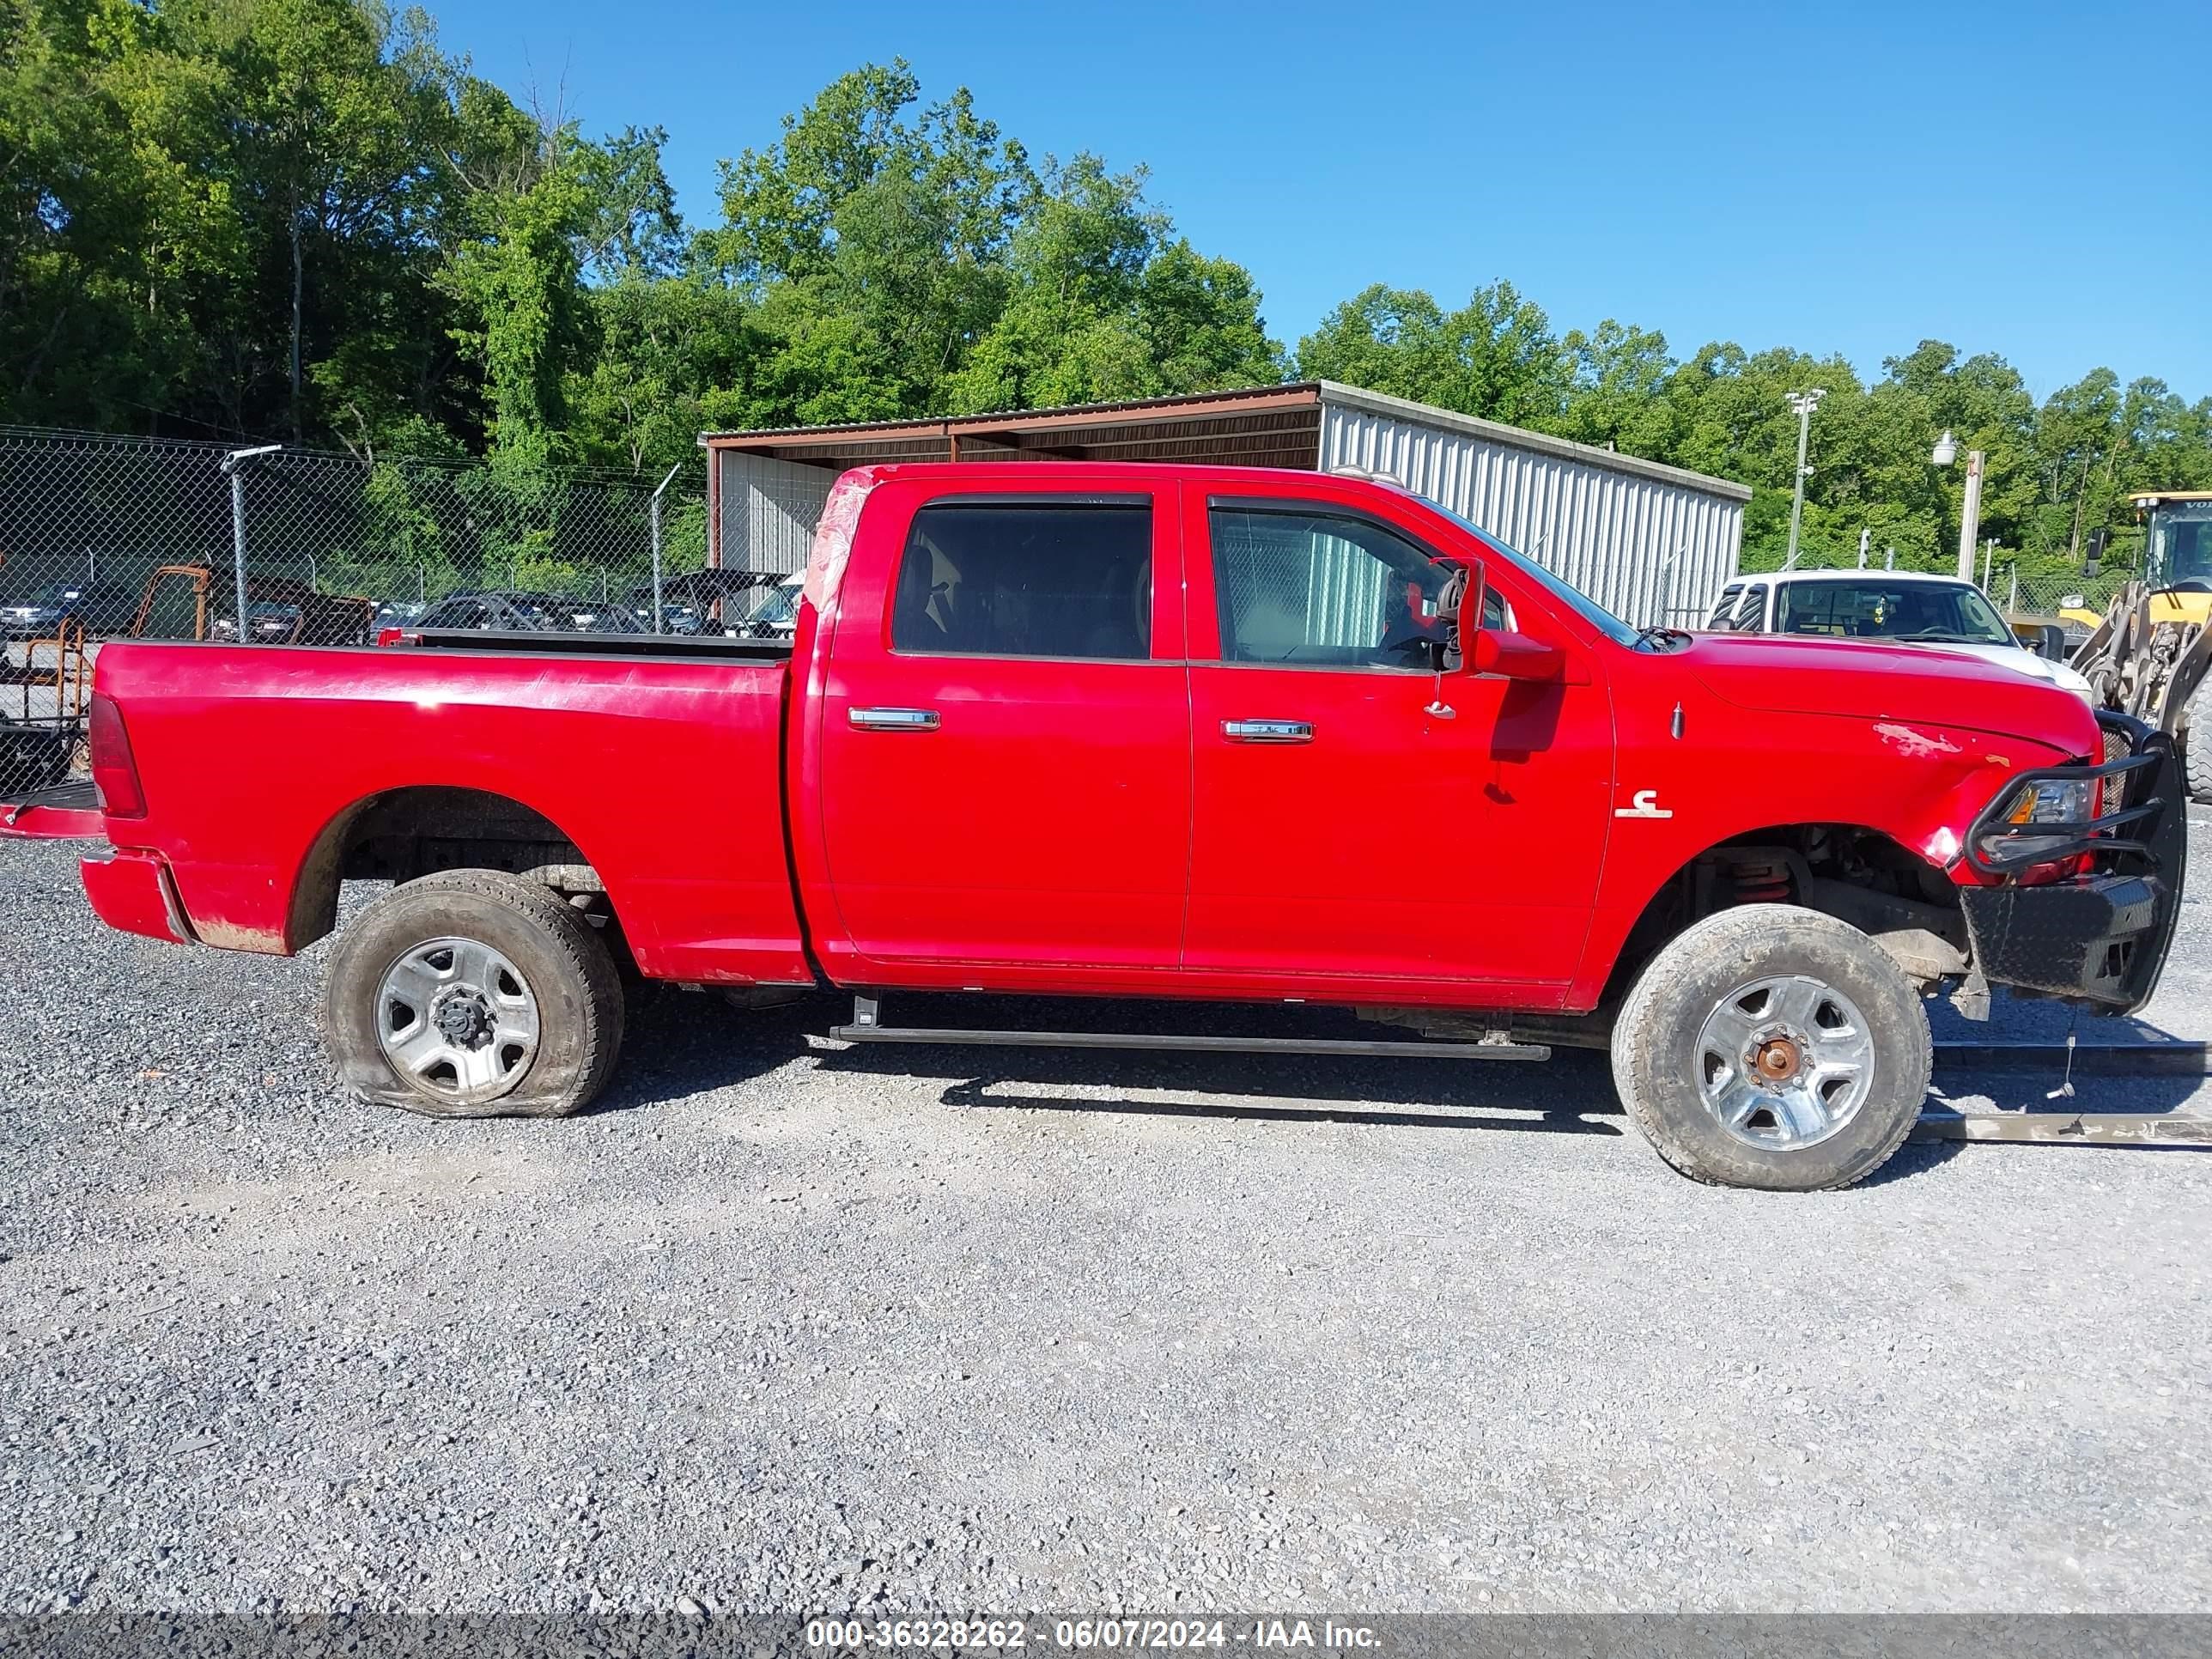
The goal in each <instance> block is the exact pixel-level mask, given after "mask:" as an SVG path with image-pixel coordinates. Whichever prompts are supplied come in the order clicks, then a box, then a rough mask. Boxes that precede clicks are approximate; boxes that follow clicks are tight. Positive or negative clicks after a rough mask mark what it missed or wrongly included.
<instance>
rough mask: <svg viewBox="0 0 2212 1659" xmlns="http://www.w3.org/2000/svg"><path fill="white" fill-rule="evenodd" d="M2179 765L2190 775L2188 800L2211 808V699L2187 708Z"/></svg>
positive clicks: (2202, 699)
mask: <svg viewBox="0 0 2212 1659" xmlns="http://www.w3.org/2000/svg"><path fill="white" fill-rule="evenodd" d="M2181 764H2182V767H2183V769H2184V770H2185V771H2186V772H2187V773H2188V775H2189V799H2191V800H2194V801H2203V802H2204V803H2206V804H2207V805H2212V695H2208V696H2199V697H2198V698H2197V700H2196V701H2195V702H2191V704H2190V705H2189V724H2188V725H2187V726H2185V727H2184V728H2183V729H2182V733H2181Z"/></svg>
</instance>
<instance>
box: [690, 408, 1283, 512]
mask: <svg viewBox="0 0 2212 1659" xmlns="http://www.w3.org/2000/svg"><path fill="white" fill-rule="evenodd" d="M1321 406H1322V390H1321V386H1320V384H1319V383H1318V382H1316V381H1310V380H1309V381H1302V382H1300V383H1298V384H1297V385H1294V386H1269V387H1262V388H1257V389H1255V390H1251V391H1245V392H1197V393H1193V394H1189V395H1187V396H1183V397H1177V398H1145V399H1142V400H1139V401H1137V402H1133V403H1122V404H1086V405H1081V406H1077V407H1072V408H1063V409H1048V410H1036V411H1035V412H1033V413H1013V412H1005V411H1001V412H999V413H995V414H988V415H958V416H945V417H943V418H939V419H925V420H913V421H885V422H878V423H876V424H873V425H855V426H814V427H780V428H770V429H767V430H763V431H757V432H708V433H702V435H700V439H699V442H700V445H701V446H702V447H703V448H705V449H706V450H707V451H708V453H709V454H710V455H711V454H713V453H714V452H716V451H718V450H742V451H748V452H751V453H775V454H779V455H780V456H781V459H792V460H797V459H802V458H801V457H799V456H797V455H786V454H781V452H784V451H790V450H811V451H814V452H816V453H823V452H827V451H834V450H841V449H848V448H850V447H854V446H856V445H863V444H889V443H916V442H920V443H927V442H930V441H933V440H935V441H942V442H943V443H944V444H945V448H946V451H947V458H948V459H951V460H953V461H957V460H959V459H961V455H960V441H961V440H962V439H963V437H965V438H970V439H975V440H979V441H985V442H991V443H996V444H1000V445H1003V446H1004V447H1007V448H1011V449H1018V450H1026V451H1030V452H1031V453H1038V454H1040V456H1041V457H1049V458H1050V459H1072V458H1070V457H1067V456H1066V455H1065V454H1064V453H1063V454H1060V455H1053V454H1052V453H1051V452H1052V449H1053V446H1049V445H1039V444H1035V443H1030V442H1027V441H1025V440H1028V439H1030V438H1032V437H1035V436H1038V435H1050V434H1054V433H1060V434H1069V435H1073V434H1075V433H1079V432H1083V431H1085V430H1097V429H1099V428H1110V427H1129V426H1159V427H1169V426H1178V425H1182V424H1186V423H1189V422H1200V421H1210V420H1221V419H1225V418H1232V417H1235V416H1243V415H1265V414H1270V413H1275V412H1279V411H1283V410H1308V409H1310V410H1314V411H1315V412H1316V416H1317V415H1318V414H1319V412H1320V410H1321ZM714 487H715V486H714V482H713V480H712V479H711V477H710V480H709V483H708V489H709V492H710V494H711V493H712V491H713V490H714Z"/></svg>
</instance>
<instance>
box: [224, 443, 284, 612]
mask: <svg viewBox="0 0 2212 1659" xmlns="http://www.w3.org/2000/svg"><path fill="white" fill-rule="evenodd" d="M283 447H284V446H283V445H282V444H257V445H255V446H254V447H252V448H251V449H234V450H232V451H231V452H230V453H228V455H225V456H224V457H223V458H222V470H223V473H224V476H226V477H228V478H229V480H230V551H231V557H232V560H233V561H234V562H233V565H232V570H231V575H232V580H233V581H234V583H235V585H236V587H237V592H236V595H235V598H236V602H237V605H238V632H237V634H236V635H235V638H236V639H237V641H238V643H239V644H240V645H250V644H252V640H253V636H252V635H251V634H249V633H247V632H246V474H245V473H244V472H243V471H240V469H241V468H242V467H244V466H245V465H246V464H247V463H248V462H250V461H258V460H259V459H261V458H262V457H263V456H264V455H274V454H276V453H279V452H280V451H282V450H283Z"/></svg>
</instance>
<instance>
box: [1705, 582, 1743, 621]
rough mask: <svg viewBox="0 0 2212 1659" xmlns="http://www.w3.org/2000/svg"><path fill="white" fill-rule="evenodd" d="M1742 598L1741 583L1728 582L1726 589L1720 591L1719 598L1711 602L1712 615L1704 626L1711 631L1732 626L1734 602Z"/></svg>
mask: <svg viewBox="0 0 2212 1659" xmlns="http://www.w3.org/2000/svg"><path fill="white" fill-rule="evenodd" d="M1742 597H1743V584H1742V583H1741V582H1730V583H1729V585H1728V586H1726V587H1723V589H1721V596H1720V598H1718V599H1716V600H1714V601H1713V614H1712V616H1711V618H1710V619H1708V620H1707V622H1706V623H1705V626H1706V627H1708V628H1712V629H1723V628H1728V627H1730V626H1733V625H1734V623H1735V605H1736V601H1737V600H1738V599H1741V598H1742Z"/></svg>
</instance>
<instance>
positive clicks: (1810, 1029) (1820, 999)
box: [1613, 904, 1932, 1192]
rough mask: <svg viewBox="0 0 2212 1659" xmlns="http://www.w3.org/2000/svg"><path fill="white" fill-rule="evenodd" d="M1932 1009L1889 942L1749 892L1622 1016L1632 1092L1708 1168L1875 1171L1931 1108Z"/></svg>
mask: <svg viewBox="0 0 2212 1659" xmlns="http://www.w3.org/2000/svg"><path fill="white" fill-rule="evenodd" d="M1931 1058H1932V1050H1931V1048H1930V1046H1929V1031H1928V1016H1927V1012H1926V1011H1925V1010H1924V1009H1923V1007H1922V1006H1921V1003H1920V999H1919V997H1918V996H1917V994H1915V993H1914V991H1913V988H1912V986H1911V982H1910V981H1907V980H1906V978H1905V975H1904V973H1903V972H1902V971H1901V970H1900V969H1899V967H1898V966H1897V963H1895V962H1894V961H1893V960H1892V958H1891V957H1890V956H1889V955H1888V953H1887V952H1886V951H1883V950H1882V948H1881V946H1880V945H1876V944H1875V942H1874V941H1873V940H1872V939H1869V938H1868V937H1867V936H1866V935H1865V934H1864V933H1861V932H1859V931H1858V929H1857V928H1856V927H1850V925H1848V924H1847V923H1844V922H1842V921H1837V920H1836V919H1835V918H1834V917H1833V916H1828V915H1821V914H1820V912H1818V911H1815V910H1804V909H1799V908H1796V907H1795V906H1791V905H1784V904H1748V905H1743V906H1740V907H1738V908H1735V909H1732V910H1723V911H1721V912H1720V913H1719V914H1717V915H1711V916H1707V917H1705V919H1704V920H1703V921H1699V922H1696V923H1694V924H1692V926H1691V927H1688V928H1686V929H1685V930H1684V931H1683V932H1682V933H1680V935H1678V936H1677V937H1676V938H1674V939H1672V940H1670V941H1669V942H1668V944H1667V945H1665V946H1664V947H1663V948H1662V950H1661V951H1659V953H1658V954H1657V955H1656V956H1655V957H1653V958H1652V959H1651V961H1650V963H1649V964H1647V965H1646V966H1645V968H1644V972H1643V974H1642V975H1640V976H1639V977H1638V980H1637V981H1636V987H1635V988H1634V989H1633V990H1632V991H1631V992H1630V993H1629V995H1628V1000H1627V1002H1626V1004H1624V1005H1623V1006H1622V1008H1621V1011H1620V1019H1619V1020H1618V1021H1617V1022H1616V1024H1615V1025H1614V1027H1613V1083H1614V1085H1615V1087H1616V1088H1618V1089H1619V1091H1620V1098H1621V1103H1622V1104H1623V1105H1625V1106H1626V1108H1627V1109H1628V1114H1629V1116H1630V1117H1631V1118H1632V1119H1633V1120H1634V1121H1635V1123H1636V1127H1638V1129H1640V1130H1642V1131H1643V1132H1644V1137H1645V1139H1648V1140H1650V1143H1651V1145H1652V1146H1653V1147H1654V1148H1655V1149H1656V1151H1657V1152H1658V1153H1659V1156H1660V1157H1662V1158H1665V1159H1666V1160H1667V1162H1668V1163H1669V1164H1673V1165H1674V1168H1676V1169H1677V1170H1680V1171H1681V1172H1682V1173H1683V1174H1684V1175H1686V1176H1690V1177H1691V1178H1692V1180H1695V1181H1703V1182H1711V1183H1712V1184H1713V1185H1716V1186H1724V1187H1754V1188H1765V1189H1767V1190H1769V1191H1778V1192H1814V1191H1818V1190H1820V1189H1821V1188H1832V1187H1848V1186H1850V1184H1851V1183H1852V1182H1855V1181H1860V1180H1863V1179H1864V1178H1865V1177H1866V1176H1869V1175H1871V1174H1873V1173H1874V1171H1875V1170H1877V1169H1879V1168H1880V1167H1881V1165H1882V1164H1883V1163H1884V1162H1885V1161H1886V1160H1887V1158H1889V1155H1890V1154H1891V1153H1892V1152H1895V1151H1896V1150H1897V1149H1898V1147H1899V1145H1901V1144H1902V1143H1903V1141H1904V1139H1905V1135H1906V1134H1907V1133H1909V1132H1910V1131H1911V1127H1912V1125H1913V1123H1914V1121H1915V1120H1917V1118H1918V1116H1919V1115H1920V1108H1921V1103H1922V1102H1923V1100H1924V1099H1925V1098H1926V1097H1927V1093H1928V1075H1929V1067H1930V1064H1931Z"/></svg>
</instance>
